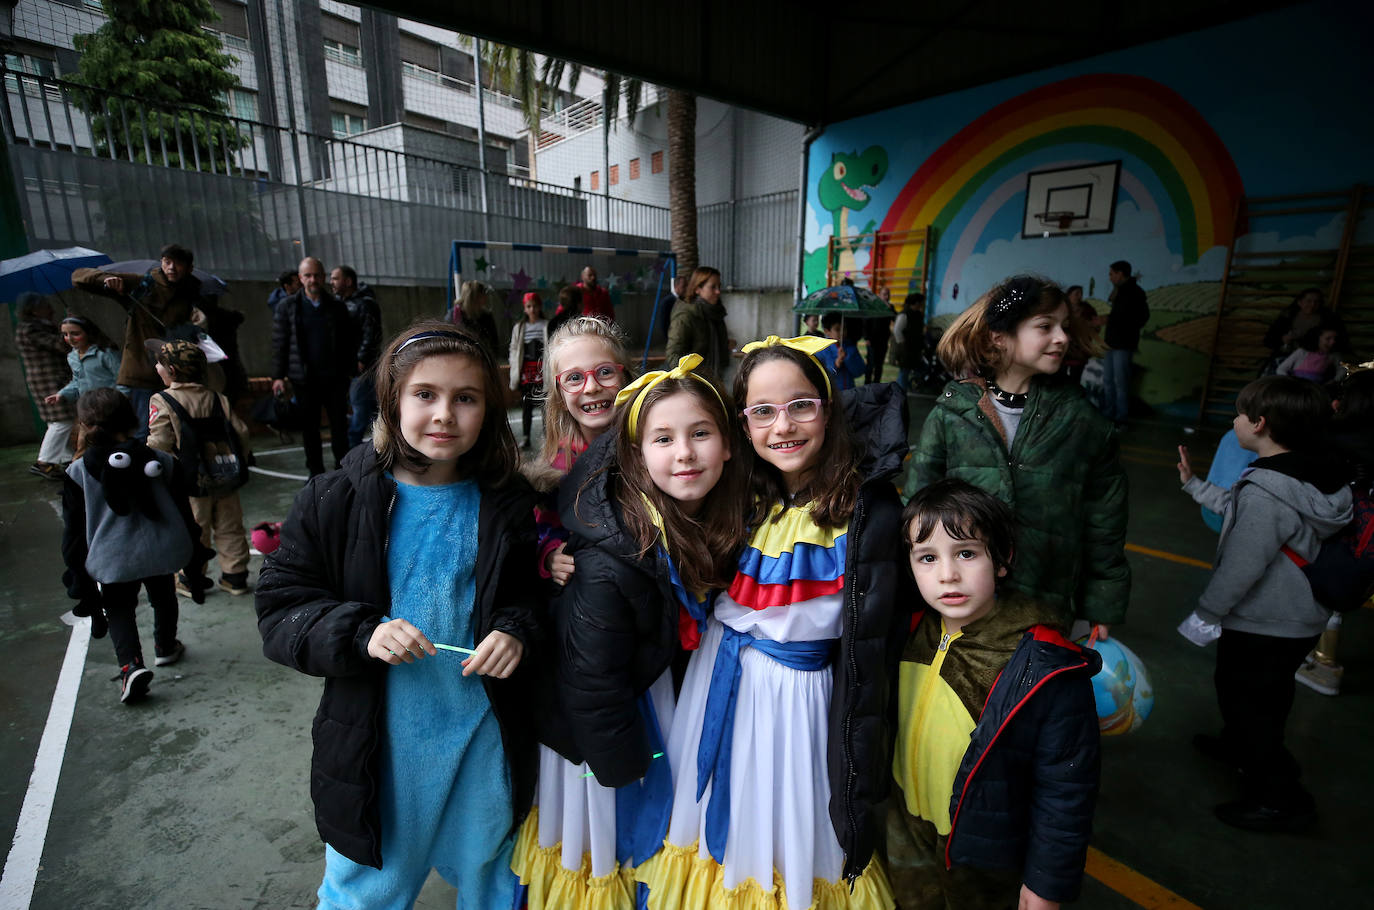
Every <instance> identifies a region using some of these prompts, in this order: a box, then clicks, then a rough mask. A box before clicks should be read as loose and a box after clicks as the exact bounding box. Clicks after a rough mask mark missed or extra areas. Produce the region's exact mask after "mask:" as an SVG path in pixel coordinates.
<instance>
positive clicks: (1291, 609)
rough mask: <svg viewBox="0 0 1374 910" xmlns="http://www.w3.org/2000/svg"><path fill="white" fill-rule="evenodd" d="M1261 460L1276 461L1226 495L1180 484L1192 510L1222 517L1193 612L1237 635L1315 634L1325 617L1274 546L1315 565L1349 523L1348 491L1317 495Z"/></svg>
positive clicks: (1203, 485) (1193, 483)
mask: <svg viewBox="0 0 1374 910" xmlns="http://www.w3.org/2000/svg"><path fill="white" fill-rule="evenodd" d="M1284 457H1285V456H1276V458H1284ZM1294 457H1297V456H1294ZM1265 462H1269V463H1276V462H1275V460H1274V459H1261V460H1260V461H1257V462H1256V463H1255V466H1254V467H1251V468H1249V469H1247V470H1246V471H1245V472H1244V473H1243V474H1241V476H1240V479H1239V480H1238V481H1236V484H1235V486H1233V487H1232V488H1231V489H1230V490H1225V489H1222V488H1221V487H1218V486H1216V485H1215V484H1210V483H1208V482H1207V481H1205V480H1203V479H1201V478H1199V477H1194V478H1193V479H1191V480H1189V481H1188V482H1187V483H1186V484H1184V486H1183V490H1184V492H1185V493H1188V494H1189V495H1191V496H1192V497H1193V499H1194V500H1196V501H1197V502H1198V503H1199V504H1201V505H1203V506H1205V507H1207V508H1209V509H1211V510H1212V511H1214V512H1219V513H1221V514H1222V516H1223V524H1222V527H1221V539H1220V540H1219V541H1218V542H1217V556H1216V565H1215V566H1214V567H1213V570H1212V578H1211V580H1210V581H1209V582H1208V583H1207V589H1206V590H1205V591H1203V592H1202V596H1201V597H1200V598H1199V599H1198V608H1197V613H1198V616H1200V617H1202V618H1203V619H1204V620H1206V621H1207V622H1210V623H1220V624H1221V627H1222V628H1223V629H1232V630H1234V631H1237V632H1252V633H1254V634H1256V635H1271V636H1273V637H1275V638H1305V637H1307V636H1311V635H1319V634H1321V631H1322V629H1324V628H1326V621H1327V619H1329V618H1330V616H1331V611H1330V610H1328V609H1326V608H1325V607H1323V606H1322V605H1320V604H1319V603H1317V602H1316V600H1315V599H1313V597H1312V586H1311V585H1310V584H1308V581H1307V576H1306V575H1304V574H1303V572H1302V570H1301V569H1299V568H1298V566H1297V564H1296V563H1295V562H1293V560H1291V559H1289V558H1288V556H1287V555H1285V554H1284V553H1283V552H1282V547H1283V546H1284V545H1287V546H1288V547H1289V548H1290V549H1292V550H1293V551H1294V552H1295V553H1297V554H1298V555H1299V556H1301V557H1302V558H1303V559H1306V560H1308V561H1311V560H1313V559H1315V558H1316V556H1317V551H1318V550H1320V549H1321V544H1322V541H1323V540H1325V539H1326V538H1328V537H1330V536H1331V535H1333V534H1335V533H1336V532H1337V531H1339V530H1340V529H1341V528H1343V527H1345V526H1346V525H1347V524H1349V523H1350V521H1351V519H1352V518H1353V517H1354V510H1353V508H1352V506H1351V494H1350V488H1349V487H1348V486H1343V485H1339V484H1334V483H1323V484H1322V486H1323V487H1324V488H1325V489H1330V490H1332V492H1329V493H1328V492H1323V491H1322V490H1320V489H1318V488H1317V487H1316V486H1314V485H1313V484H1311V483H1307V482H1305V481H1303V480H1299V479H1298V478H1297V477H1294V476H1292V475H1291V474H1288V473H1284V472H1282V471H1278V470H1273V469H1270V468H1266V467H1263V466H1262V465H1263V463H1265Z"/></svg>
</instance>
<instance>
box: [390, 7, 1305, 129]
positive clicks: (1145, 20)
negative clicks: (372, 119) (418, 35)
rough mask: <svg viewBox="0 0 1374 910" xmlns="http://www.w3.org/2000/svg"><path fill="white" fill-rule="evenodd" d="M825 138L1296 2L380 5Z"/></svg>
mask: <svg viewBox="0 0 1374 910" xmlns="http://www.w3.org/2000/svg"><path fill="white" fill-rule="evenodd" d="M369 3H370V5H371V6H373V7H374V8H376V9H380V10H385V11H387V12H391V13H395V14H396V15H398V16H403V17H405V18H408V19H417V20H423V21H428V22H430V23H432V24H434V25H439V26H443V27H445V28H451V29H454V30H456V31H460V32H463V33H465V34H470V35H477V36H479V37H482V38H486V39H489V40H492V41H497V42H500V43H502V44H510V45H515V46H518V47H525V48H529V49H531V50H534V51H538V52H539V53H542V54H547V55H551V56H555V57H561V58H564V59H567V60H574V61H577V62H580V63H583V64H587V65H590V66H594V67H598V68H601V69H606V70H610V71H612V72H616V73H622V74H625V75H629V76H636V77H639V78H642V79H644V80H646V81H649V82H653V83H656V84H659V85H664V86H668V87H670V88H680V89H687V90H690V91H693V92H696V93H697V94H699V95H704V96H706V97H710V98H714V99H716V100H719V101H724V102H727V103H730V104H736V105H740V106H742V107H747V108H752V109H754V110H757V111H762V112H764V113H767V114H772V115H774V116H778V117H785V118H787V119H790V120H796V121H799V122H801V123H805V124H808V125H813V126H820V125H824V124H828V123H833V122H836V121H839V120H845V119H848V118H850V117H855V116H859V115H861V114H867V113H872V112H874V111H879V110H883V109H885V108H890V107H893V106H896V105H899V104H905V103H907V102H910V101H916V100H919V99H921V98H928V97H931V96H934V95H941V94H944V93H946V92H951V91H955V90H958V89H963V88H968V87H970V86H974V85H981V84H984V83H987V82H993V81H995V80H997V79H1002V78H1005V77H1007V76H1013V75H1017V74H1019V73H1027V72H1032V71H1034V70H1039V69H1044V68H1046V67H1049V66H1054V65H1057V64H1060V63H1065V62H1069V61H1072V60H1078V59H1082V58H1085V57H1091V56H1094V55H1096V54H1100V53H1104V52H1107V51H1111V50H1116V49H1119V48H1122V47H1127V46H1130V45H1133V44H1140V43H1142V42H1146V41H1152V40H1156V39H1159V38H1164V37H1168V36H1170V35H1175V34H1179V33H1182V32H1187V31H1193V30H1196V29H1200V28H1205V27H1208V26H1212V25H1216V24H1218V23H1221V22H1225V21H1228V20H1231V19H1237V18H1241V17H1244V16H1252V15H1255V14H1257V13H1260V12H1264V11H1266V10H1269V9H1273V8H1275V7H1280V6H1285V5H1288V3H1287V2H1284V0H1247V2H1237V0H1056V2H1046V3H1031V2H1026V0H862V2H857V3H855V2H844V0H828V2H818V0H578V2H573V0H501V2H495V3H493V2H491V0H480V2H479V0H405V2H401V0H369Z"/></svg>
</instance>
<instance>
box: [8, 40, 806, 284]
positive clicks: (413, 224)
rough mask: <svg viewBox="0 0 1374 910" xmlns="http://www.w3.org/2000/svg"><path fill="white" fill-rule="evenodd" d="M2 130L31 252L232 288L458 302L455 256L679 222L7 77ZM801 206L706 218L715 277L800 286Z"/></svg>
mask: <svg viewBox="0 0 1374 910" xmlns="http://www.w3.org/2000/svg"><path fill="white" fill-rule="evenodd" d="M0 75H3V82H4V103H3V104H0V128H2V129H3V130H4V134H5V138H6V141H7V142H8V143H9V145H10V154H11V161H12V164H13V166H14V171H15V180H16V184H17V189H18V193H19V199H20V204H21V207H22V209H23V213H24V218H25V221H26V227H27V230H28V235H29V239H30V243H31V244H32V245H33V246H34V247H62V246H88V247H92V248H95V249H99V250H101V251H103V252H105V253H107V254H108V255H109V256H111V257H112V258H114V259H116V260H119V259H135V258H146V257H147V256H149V255H151V251H153V250H156V249H158V248H159V247H161V246H162V245H163V244H165V243H167V242H169V241H171V240H176V241H177V242H179V243H182V244H184V245H186V246H189V247H191V248H192V249H194V250H195V251H196V254H197V261H198V262H200V263H203V264H204V265H206V267H208V268H212V269H214V270H215V271H216V273H217V274H219V275H221V276H222V277H224V278H227V279H268V278H273V277H275V276H276V275H277V274H278V273H279V272H280V271H281V270H282V269H283V268H287V267H289V266H291V265H292V264H294V263H295V262H296V261H298V260H299V259H300V257H301V256H302V255H306V254H309V255H314V256H318V257H320V258H322V259H324V260H325V261H328V262H337V261H341V260H347V261H349V262H350V263H352V264H353V265H354V267H355V268H356V269H358V271H359V272H360V273H363V274H366V275H368V276H369V279H370V280H374V281H379V282H392V283H409V284H418V285H434V286H442V285H443V284H444V283H445V263H446V262H447V259H448V243H449V241H450V240H452V239H453V238H456V237H480V238H489V239H492V240H508V241H516V242H529V243H562V244H572V245H580V246H614V247H648V248H658V247H662V246H666V241H667V239H668V238H669V237H670V236H671V232H670V229H669V228H670V223H669V212H668V209H666V208H662V207H659V206H653V205H646V204H643V203H638V202H632V201H629V200H625V199H617V198H613V197H609V196H604V195H600V194H595V193H586V192H582V191H580V190H574V189H570V188H567V187H562V186H555V185H552V184H545V183H540V182H538V181H534V180H530V179H528V178H527V177H524V176H520V174H519V173H517V172H515V170H514V169H513V168H511V169H501V168H496V167H491V166H490V163H489V166H488V169H487V170H486V171H483V170H481V169H480V168H479V167H478V166H477V157H478V156H477V147H476V143H473V142H468V141H466V140H462V139H459V138H457V137H453V136H447V135H444V134H439V133H434V132H431V131H428V130H421V129H417V128H415V127H412V126H408V125H405V124H393V125H391V126H385V127H380V128H377V129H374V130H369V131H367V132H364V133H360V134H357V135H354V136H350V137H348V138H347V139H340V138H335V137H333V136H321V135H317V134H311V133H306V132H301V131H298V130H291V129H288V128H284V127H279V126H276V125H273V124H267V123H261V122H258V121H254V120H245V119H242V118H238V117H232V116H227V115H225V116H221V115H209V114H206V113H204V112H200V111H193V110H189V109H181V108H173V107H169V106H158V105H153V104H149V103H146V102H144V101H141V100H139V99H136V98H132V97H129V96H124V95H118V94H110V95H102V96H99V97H98V98H96V99H91V98H89V97H87V98H83V102H84V104H81V105H79V104H77V101H76V99H77V97H81V96H80V95H79V94H78V92H79V91H80V89H79V87H77V86H73V85H71V84H69V83H66V82H63V81H61V80H57V79H52V78H48V77H43V76H35V75H31V74H27V73H16V72H13V71H8V70H5V69H4V68H3V67H0ZM796 206H797V193H796V191H789V192H782V193H772V194H769V195H766V196H756V197H752V198H748V199H741V200H737V201H734V202H726V203H720V204H718V205H711V206H705V207H703V208H701V209H699V210H698V219H699V222H698V232H699V235H700V246H701V261H702V262H705V263H714V264H717V265H718V266H719V267H720V268H721V270H722V272H724V274H725V277H726V282H727V284H729V285H730V286H731V287H736V288H746V287H747V288H757V289H773V288H789V287H791V286H792V281H793V277H794V273H795V269H796V256H797V240H796V237H795V225H796Z"/></svg>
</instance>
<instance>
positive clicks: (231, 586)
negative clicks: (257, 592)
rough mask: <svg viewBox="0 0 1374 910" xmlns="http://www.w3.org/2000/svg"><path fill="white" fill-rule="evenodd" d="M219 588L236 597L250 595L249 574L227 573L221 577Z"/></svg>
mask: <svg viewBox="0 0 1374 910" xmlns="http://www.w3.org/2000/svg"><path fill="white" fill-rule="evenodd" d="M219 586H220V587H221V588H223V589H224V590H226V591H228V592H229V593H230V594H233V595H235V596H237V595H239V594H247V593H248V573H247V572H225V573H224V574H223V575H221V576H220V577H219Z"/></svg>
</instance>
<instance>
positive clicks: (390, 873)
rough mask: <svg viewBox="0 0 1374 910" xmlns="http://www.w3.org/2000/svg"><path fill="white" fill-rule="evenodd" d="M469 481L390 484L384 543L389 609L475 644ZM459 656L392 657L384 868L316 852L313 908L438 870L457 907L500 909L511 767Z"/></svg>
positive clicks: (364, 900)
mask: <svg viewBox="0 0 1374 910" xmlns="http://www.w3.org/2000/svg"><path fill="white" fill-rule="evenodd" d="M480 502H481V493H480V491H479V490H478V488H477V484H476V483H475V482H472V481H464V482H461V483H454V484H447V485H444V486H437V487H422V486H411V485H408V484H403V483H397V484H396V505H395V508H394V509H393V511H392V514H391V538H390V544H389V546H388V549H387V566H386V568H387V577H388V578H389V579H390V583H391V615H390V616H389V617H388V618H389V619H396V618H404V619H407V620H409V621H410V622H411V623H413V624H414V625H415V627H416V628H418V629H419V630H420V631H421V632H423V633H424V634H425V636H426V637H427V638H429V640H430V641H434V642H442V643H444V644H455V645H459V646H461V647H465V648H471V647H474V646H475V645H474V642H473V634H474V633H473V624H472V610H473V601H474V598H475V596H476V591H477V583H476V579H475V578H474V575H473V570H474V568H475V566H476V564H477V515H478V505H479V503H480ZM461 660H463V655H461V654H457V653H455V652H452V651H443V650H440V651H439V653H438V654H435V655H434V656H433V657H425V658H423V659H421V660H418V661H416V662H415V663H410V664H401V665H400V666H396V667H391V668H390V669H389V671H388V673H387V682H386V707H385V710H384V712H383V713H384V717H383V720H382V723H383V725H384V729H383V732H382V736H381V749H382V754H381V777H382V779H381V786H380V799H381V815H382V868H381V869H380V870H379V869H373V868H371V867H370V866H362V865H359V864H357V863H355V862H353V861H352V860H349V859H347V858H346V857H344V856H342V855H341V854H339V853H338V852H336V851H335V850H334V849H333V848H332V847H330V848H327V849H326V852H325V873H324V883H323V884H322V885H320V891H319V898H320V908H321V910H354V908H357V910H362V908H366V910H391V908H395V910H404V908H409V907H411V906H412V905H413V904H414V903H415V899H416V898H417V897H418V896H419V894H420V889H421V887H423V886H424V883H425V879H426V878H427V877H428V875H429V870H430V868H431V867H432V868H434V869H437V870H438V871H439V874H440V875H442V876H443V877H444V879H445V881H447V882H448V883H449V884H451V885H453V886H455V887H456V888H457V889H458V903H457V907H458V910H506V908H509V907H511V906H512V902H513V899H514V895H515V889H516V887H517V885H518V884H519V882H518V880H517V879H516V877H515V875H514V874H513V873H512V872H511V871H510V857H511V849H512V847H513V840H512V839H511V838H510V837H508V836H507V835H508V834H509V833H510V828H511V822H512V808H511V783H510V772H509V769H508V767H507V764H506V759H505V749H504V747H503V746H502V743H501V730H500V727H499V725H498V723H497V720H496V715H495V714H494V713H493V712H492V707H491V702H490V701H488V700H487V694H486V691H485V690H484V689H483V687H482V681H481V679H480V678H479V677H477V676H469V677H466V678H464V677H463V675H462V672H463V668H462V665H461V664H460V661H461Z"/></svg>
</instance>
